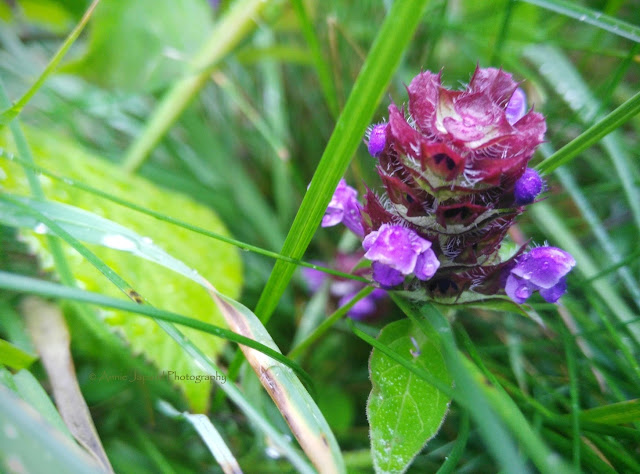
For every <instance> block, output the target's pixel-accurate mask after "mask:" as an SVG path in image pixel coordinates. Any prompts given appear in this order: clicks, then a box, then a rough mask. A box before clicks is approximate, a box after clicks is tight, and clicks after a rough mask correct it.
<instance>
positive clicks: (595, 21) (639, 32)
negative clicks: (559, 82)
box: [520, 0, 640, 42]
mask: <svg viewBox="0 0 640 474" xmlns="http://www.w3.org/2000/svg"><path fill="white" fill-rule="evenodd" d="M520 1H523V2H526V3H531V4H533V5H537V6H539V7H542V8H544V9H546V10H549V11H552V12H556V13H560V14H561V15H565V16H568V17H569V18H573V19H575V20H579V21H582V22H584V23H588V24H590V25H593V26H595V27H598V28H600V29H603V30H606V31H608V32H610V33H613V34H614V35H618V36H622V37H623V38H627V39H630V40H631V41H635V42H640V27H637V26H635V25H632V24H631V23H627V22H626V21H622V20H618V19H616V18H613V17H611V16H609V15H605V14H603V13H601V12H599V11H596V10H592V9H590V8H586V7H583V6H582V5H576V4H575V3H573V2H565V1H562V0H520Z"/></svg>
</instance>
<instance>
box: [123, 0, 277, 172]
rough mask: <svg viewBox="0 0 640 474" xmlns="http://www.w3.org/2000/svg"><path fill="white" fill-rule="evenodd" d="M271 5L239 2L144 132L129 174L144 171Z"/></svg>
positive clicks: (259, 0)
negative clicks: (156, 149) (214, 73)
mask: <svg viewBox="0 0 640 474" xmlns="http://www.w3.org/2000/svg"><path fill="white" fill-rule="evenodd" d="M267 3H268V2H265V1H264V0H238V1H237V2H234V3H233V5H231V7H230V8H229V10H228V11H227V13H226V14H225V15H224V16H223V17H222V18H221V19H220V20H219V21H218V22H217V23H216V24H215V25H214V28H213V32H212V33H211V36H210V37H209V39H208V40H207V42H206V43H205V44H204V45H203V46H202V49H201V50H200V51H199V52H198V53H197V54H196V55H195V57H194V58H193V60H192V61H191V70H190V71H189V72H188V73H187V75H186V76H185V77H184V78H182V79H181V80H180V81H178V82H176V83H175V84H174V85H173V86H172V88H171V89H170V90H169V91H168V92H167V93H166V94H165V95H164V96H163V98H162V99H161V101H160V103H159V104H158V105H157V106H156V109H155V110H154V111H153V114H152V115H151V117H150V118H149V119H148V120H147V124H146V126H145V128H144V130H143V131H142V133H140V135H138V137H137V138H136V139H135V141H134V142H133V143H132V144H131V147H130V148H129V150H128V151H127V154H126V156H125V158H124V163H123V166H124V168H125V169H126V170H128V171H135V170H136V169H138V167H140V165H141V164H142V163H143V162H144V160H145V159H146V158H147V156H148V155H149V153H151V150H153V148H154V147H155V146H156V144H157V143H158V141H160V139H161V138H162V137H163V136H164V134H165V133H166V132H167V130H169V128H170V127H171V125H173V123H174V122H175V121H176V119H177V118H178V117H179V116H180V114H182V112H183V111H184V109H185V108H186V107H187V105H189V103H190V102H191V101H192V100H193V98H194V97H195V96H196V94H197V93H198V92H199V91H200V89H202V88H203V87H204V85H205V84H206V83H207V81H208V80H209V75H210V74H211V72H212V70H213V68H214V67H215V66H216V65H217V64H218V62H220V60H221V59H222V58H224V56H226V55H227V54H228V53H229V52H230V51H231V50H232V49H233V48H234V46H235V45H236V44H238V42H239V41H241V40H242V39H243V38H244V37H245V36H246V35H247V34H249V33H250V32H251V31H252V30H253V28H254V26H255V22H256V19H257V18H258V17H259V15H260V12H261V11H262V9H263V8H264V7H265V6H266V5H267Z"/></svg>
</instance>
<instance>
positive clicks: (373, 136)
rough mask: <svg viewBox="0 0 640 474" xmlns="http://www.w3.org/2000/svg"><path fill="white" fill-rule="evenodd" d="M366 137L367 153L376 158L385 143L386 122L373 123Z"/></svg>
mask: <svg viewBox="0 0 640 474" xmlns="http://www.w3.org/2000/svg"><path fill="white" fill-rule="evenodd" d="M368 138H369V142H368V143H367V149H368V150H369V154H370V155H371V156H374V157H376V158H377V157H378V156H380V153H382V151H383V150H384V147H385V145H386V143H387V124H386V123H379V124H377V125H374V126H373V128H371V131H370V132H369V136H368Z"/></svg>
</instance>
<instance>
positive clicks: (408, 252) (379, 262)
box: [362, 224, 440, 286]
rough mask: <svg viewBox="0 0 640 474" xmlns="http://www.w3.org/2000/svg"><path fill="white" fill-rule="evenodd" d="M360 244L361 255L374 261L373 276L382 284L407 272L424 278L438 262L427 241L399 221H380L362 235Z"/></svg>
mask: <svg viewBox="0 0 640 474" xmlns="http://www.w3.org/2000/svg"><path fill="white" fill-rule="evenodd" d="M362 246H363V247H364V249H365V250H366V251H367V253H365V254H364V256H365V258H368V259H369V260H371V261H373V262H374V263H373V265H372V267H373V279H374V280H376V281H377V282H378V283H380V284H382V285H385V286H394V285H397V284H399V283H401V282H402V281H403V280H404V276H406V275H409V274H410V273H415V275H416V277H418V278H419V279H420V280H428V279H429V278H431V277H432V276H433V274H434V273H435V272H436V270H437V269H438V267H439V266H440V262H439V261H438V259H437V258H436V256H435V254H434V253H433V250H431V242H429V241H428V240H426V239H423V238H422V237H420V236H419V235H418V234H417V233H416V232H415V231H414V230H411V229H408V228H406V227H402V226H399V225H391V224H382V226H380V228H379V229H378V230H376V231H373V232H371V233H370V234H369V235H367V236H366V237H365V238H364V241H363V242H362ZM391 270H394V271H391Z"/></svg>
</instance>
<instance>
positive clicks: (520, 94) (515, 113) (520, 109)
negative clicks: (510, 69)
mask: <svg viewBox="0 0 640 474" xmlns="http://www.w3.org/2000/svg"><path fill="white" fill-rule="evenodd" d="M526 112H527V96H526V94H525V93H524V91H523V90H522V89H521V88H519V87H518V88H517V89H516V91H515V92H514V93H513V95H512V96H511V99H510V100H509V103H508V104H507V109H506V110H505V114H506V115H507V120H508V121H509V123H510V124H511V125H513V124H514V123H516V122H517V121H518V120H520V119H521V118H522V117H524V114H525V113H526Z"/></svg>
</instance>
